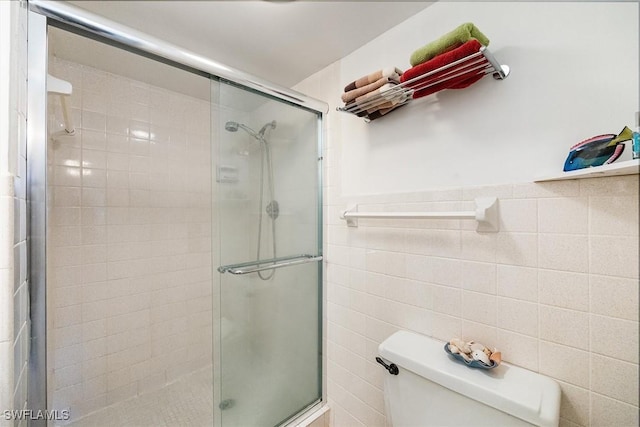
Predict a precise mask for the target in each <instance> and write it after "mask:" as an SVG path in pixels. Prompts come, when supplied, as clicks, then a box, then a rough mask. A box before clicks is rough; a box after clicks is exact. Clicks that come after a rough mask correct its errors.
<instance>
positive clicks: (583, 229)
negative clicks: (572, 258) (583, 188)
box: [538, 197, 589, 234]
mask: <svg viewBox="0 0 640 427" xmlns="http://www.w3.org/2000/svg"><path fill="white" fill-rule="evenodd" d="M588 220H589V199H588V198H587V197H571V198H557V199H539V200H538V230H539V231H540V233H558V234H586V233H587V229H588Z"/></svg>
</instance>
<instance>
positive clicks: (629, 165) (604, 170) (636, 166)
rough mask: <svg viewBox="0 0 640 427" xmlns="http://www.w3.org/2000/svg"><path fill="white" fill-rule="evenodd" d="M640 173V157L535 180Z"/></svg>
mask: <svg viewBox="0 0 640 427" xmlns="http://www.w3.org/2000/svg"><path fill="white" fill-rule="evenodd" d="M638 173H640V159H635V160H627V161H624V162H616V163H611V164H610V165H602V166H595V167H592V168H585V169H579V170H575V171H569V172H561V173H559V174H555V175H547V176H541V177H538V178H536V179H535V180H534V182H547V181H562V180H565V179H585V178H600V177H603V176H614V175H635V174H638Z"/></svg>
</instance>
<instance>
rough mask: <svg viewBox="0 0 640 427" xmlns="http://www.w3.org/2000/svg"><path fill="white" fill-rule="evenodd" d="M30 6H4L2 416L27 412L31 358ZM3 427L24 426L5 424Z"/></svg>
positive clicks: (0, 76) (0, 47)
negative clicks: (28, 198) (10, 411)
mask: <svg viewBox="0 0 640 427" xmlns="http://www.w3.org/2000/svg"><path fill="white" fill-rule="evenodd" d="M26 7H27V5H26V2H23V1H20V2H2V4H0V10H1V12H0V16H1V17H2V18H1V21H2V24H1V25H0V51H2V58H1V59H0V81H2V88H1V90H0V93H1V95H0V115H2V117H0V124H1V125H0V129H1V130H0V132H1V133H0V361H1V362H0V410H3V411H4V410H8V409H15V410H21V409H26V404H27V383H28V378H27V360H28V352H29V324H28V322H27V319H28V303H29V295H28V281H27V242H26V232H27V227H26V226H27V209H26V138H27V135H26V123H27V121H26V116H27V9H26ZM0 425H2V426H4V425H7V426H13V425H16V426H17V425H26V421H25V420H24V419H22V420H7V419H6V417H5V416H4V414H3V415H2V417H0Z"/></svg>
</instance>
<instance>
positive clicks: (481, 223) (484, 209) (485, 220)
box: [340, 197, 499, 232]
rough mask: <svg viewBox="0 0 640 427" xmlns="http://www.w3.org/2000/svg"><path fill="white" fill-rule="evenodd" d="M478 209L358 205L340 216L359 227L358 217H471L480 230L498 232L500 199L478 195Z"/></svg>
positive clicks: (353, 225)
mask: <svg viewBox="0 0 640 427" xmlns="http://www.w3.org/2000/svg"><path fill="white" fill-rule="evenodd" d="M475 203H476V209H475V210H473V211H455V212H360V211H358V205H355V206H352V207H350V208H349V209H347V210H345V211H343V212H342V214H341V215H340V218H341V219H343V220H345V221H346V222H347V226H349V227H357V226H358V219H359V218H360V219H471V220H475V221H478V228H477V230H478V231H485V232H497V231H499V223H498V199H497V198H495V197H478V198H476V199H475Z"/></svg>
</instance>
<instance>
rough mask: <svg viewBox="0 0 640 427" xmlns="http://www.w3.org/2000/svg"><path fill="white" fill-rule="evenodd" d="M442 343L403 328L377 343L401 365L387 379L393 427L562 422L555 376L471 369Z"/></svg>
mask: <svg viewBox="0 0 640 427" xmlns="http://www.w3.org/2000/svg"><path fill="white" fill-rule="evenodd" d="M444 344H445V343H444V342H442V341H437V340H434V339H432V338H429V337H425V336H422V335H418V334H415V333H411V332H407V331H399V332H396V333H395V334H393V335H391V336H390V337H389V338H387V339H386V340H385V341H384V342H382V344H380V346H379V347H378V352H379V354H380V356H382V358H383V359H384V360H386V362H387V363H393V364H395V365H396V366H397V368H398V369H397V375H393V374H390V373H385V379H384V400H385V407H386V411H387V418H388V420H389V421H390V423H391V425H392V426H393V427H423V426H458V427H461V426H473V427H475V426H492V427H503V426H530V425H535V426H543V427H551V426H553V427H556V426H557V425H558V420H559V414H560V387H559V385H558V383H556V382H555V381H554V380H552V379H551V378H548V377H545V376H543V375H540V374H537V373H535V372H531V371H529V370H526V369H523V368H519V367H517V366H512V365H509V364H508V363H502V364H501V365H500V366H498V367H496V368H494V369H491V370H484V369H474V368H469V367H467V366H465V365H463V364H462V363H459V362H457V361H455V360H454V359H453V358H451V357H450V356H449V355H447V353H446V352H445V351H444ZM393 371H394V372H396V371H395V370H393Z"/></svg>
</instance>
